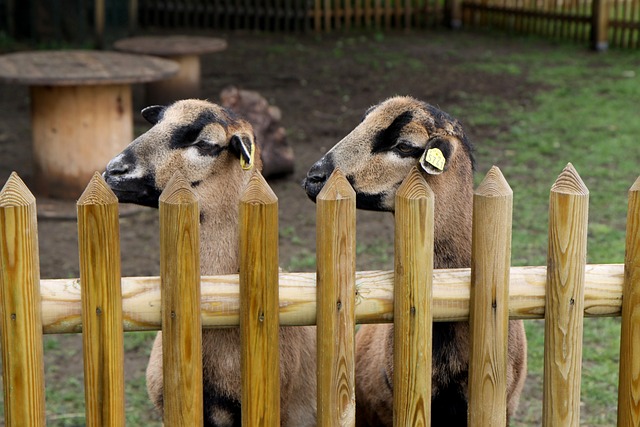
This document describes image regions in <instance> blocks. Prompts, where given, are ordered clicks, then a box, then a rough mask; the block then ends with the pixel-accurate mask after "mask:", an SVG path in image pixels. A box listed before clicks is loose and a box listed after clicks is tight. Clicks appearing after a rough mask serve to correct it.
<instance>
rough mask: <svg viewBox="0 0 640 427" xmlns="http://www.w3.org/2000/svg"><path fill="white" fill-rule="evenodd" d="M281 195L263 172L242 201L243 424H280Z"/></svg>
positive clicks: (250, 184) (241, 335) (254, 178)
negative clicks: (272, 188)
mask: <svg viewBox="0 0 640 427" xmlns="http://www.w3.org/2000/svg"><path fill="white" fill-rule="evenodd" d="M278 299H279V292H278V198H277V197H276V195H275V194H274V193H273V191H272V190H271V188H270V187H269V185H268V184H267V182H266V181H265V180H264V178H263V177H262V175H261V174H260V173H259V172H255V173H254V175H253V176H252V177H251V179H250V181H249V184H248V185H247V189H246V190H245V192H244V194H243V195H242V198H241V200H240V337H241V341H242V352H241V360H242V362H241V364H242V424H243V425H245V426H252V427H253V426H256V427H258V426H264V427H271V426H278V425H280V361H279V356H280V355H279V346H278V341H279V334H278V330H279V328H278V326H279V325H278V314H279V300H278Z"/></svg>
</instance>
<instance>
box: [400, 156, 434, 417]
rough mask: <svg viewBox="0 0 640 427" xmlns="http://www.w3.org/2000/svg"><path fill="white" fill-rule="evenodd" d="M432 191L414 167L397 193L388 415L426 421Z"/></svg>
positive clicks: (428, 377) (430, 310)
mask: <svg viewBox="0 0 640 427" xmlns="http://www.w3.org/2000/svg"><path fill="white" fill-rule="evenodd" d="M434 199H435V198H434V194H433V192H432V191H431V189H430V188H429V186H428V185H427V183H426V181H425V180H424V178H423V177H422V175H421V174H420V172H419V171H418V169H416V168H414V169H412V171H411V172H410V173H409V175H408V176H407V178H405V180H404V182H403V183H402V185H400V188H398V191H397V193H396V211H395V220H396V225H395V275H394V304H393V323H394V343H393V345H394V354H393V363H394V371H393V418H394V425H395V426H429V425H430V424H431V359H432V356H431V341H432V332H433V326H432V319H433V311H432V285H433V212H434Z"/></svg>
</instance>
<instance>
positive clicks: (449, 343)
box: [303, 97, 526, 426]
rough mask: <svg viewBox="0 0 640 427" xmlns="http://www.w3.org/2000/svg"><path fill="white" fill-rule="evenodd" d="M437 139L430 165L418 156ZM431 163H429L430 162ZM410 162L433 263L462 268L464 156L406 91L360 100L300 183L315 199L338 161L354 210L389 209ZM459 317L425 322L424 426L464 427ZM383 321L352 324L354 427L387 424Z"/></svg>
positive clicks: (513, 389)
mask: <svg viewBox="0 0 640 427" xmlns="http://www.w3.org/2000/svg"><path fill="white" fill-rule="evenodd" d="M432 148H437V149H438V150H439V152H440V153H442V156H443V157H444V160H445V163H444V166H442V165H440V168H438V167H436V166H434V165H432V164H430V163H429V162H427V161H424V159H422V157H423V154H425V153H426V152H427V150H429V149H432ZM433 163H436V164H437V162H433ZM416 165H421V166H420V167H421V170H422V172H423V175H424V177H425V179H426V181H427V182H428V184H429V186H430V187H431V189H432V190H433V192H434V194H435V220H434V223H435V230H434V235H435V242H434V252H435V253H434V264H435V268H457V267H469V266H470V264H471V219H472V209H473V169H474V158H473V151H472V147H471V145H470V143H469V142H468V141H467V138H466V136H465V134H464V131H463V129H462V126H461V125H460V123H459V122H458V121H457V120H455V119H453V118H452V117H450V116H449V115H448V114H446V113H444V112H443V111H441V110H439V109H437V108H435V107H433V106H431V105H429V104H426V103H424V102H421V101H418V100H416V99H413V98H410V97H394V98H390V99H387V100H386V101H384V102H382V103H380V104H378V105H376V106H374V107H372V108H370V109H369V110H368V111H367V112H366V113H365V116H364V118H363V120H362V122H361V123H360V124H359V125H358V126H357V127H356V128H355V129H354V130H353V131H351V133H349V134H348V135H347V136H346V137H344V138H343V139H342V140H341V141H340V142H338V143H337V144H336V145H335V146H334V147H333V148H332V149H331V150H330V151H329V152H328V153H327V154H326V155H325V156H323V157H322V158H321V159H320V160H318V161H317V162H316V163H315V164H314V165H313V166H312V167H311V169H310V170H309V172H308V173H307V177H306V178H305V181H304V183H303V186H304V188H305V191H306V192H307V194H308V196H309V197H310V198H311V199H312V200H314V201H315V198H316V196H317V195H318V193H319V192H320V190H321V189H322V187H323V185H324V184H325V182H326V180H327V178H328V177H329V176H330V175H331V173H332V172H333V170H334V169H336V168H340V169H341V170H342V172H343V173H344V174H345V175H346V177H347V179H348V180H349V182H350V183H351V185H352V186H353V188H354V189H355V191H356V206H357V207H358V208H359V209H368V210H376V211H389V212H393V211H394V209H395V194H396V190H397V189H398V187H399V186H400V184H401V183H402V181H403V180H404V178H405V177H406V176H407V175H408V174H409V171H410V170H411V169H412V168H413V167H415V166H416ZM469 339H470V337H469V324H468V323H466V322H436V323H434V325H433V345H432V351H433V377H432V404H431V425H433V426H443V425H448V426H466V425H467V409H468V370H469ZM508 357H509V366H508V378H507V386H508V410H507V412H508V413H507V417H509V416H510V415H512V414H513V413H514V412H515V411H516V408H517V406H518V401H519V398H520V393H521V391H522V387H523V385H524V380H525V376H526V337H525V332H524V326H523V323H522V321H510V324H509V350H508ZM392 386H393V325H378V324H376V325H362V327H361V328H360V330H359V332H358V333H357V335H356V420H357V425H358V426H392V425H393V420H392V417H393V402H392V397H393V390H392Z"/></svg>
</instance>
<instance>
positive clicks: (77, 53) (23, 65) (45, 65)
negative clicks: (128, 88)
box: [0, 50, 178, 86]
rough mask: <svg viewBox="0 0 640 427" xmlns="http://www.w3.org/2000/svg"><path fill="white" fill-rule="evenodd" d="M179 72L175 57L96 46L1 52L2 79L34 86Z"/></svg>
mask: <svg viewBox="0 0 640 427" xmlns="http://www.w3.org/2000/svg"><path fill="white" fill-rule="evenodd" d="M177 72H178V65H177V64H175V63H174V62H173V61H169V60H167V59H163V58H156V57H153V56H145V55H134V54H128V53H121V52H107V51H94V50H43V51H33V52H16V53H10V54H7V55H1V56H0V80H4V81H6V82H7V83H20V84H27V85H32V86H48V85H52V86H64V85H72V86H76V85H101V84H127V83H146V82H150V81H154V80H158V79H163V78H167V77H171V76H172V75H174V74H175V73H177Z"/></svg>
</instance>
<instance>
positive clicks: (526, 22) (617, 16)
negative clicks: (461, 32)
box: [457, 0, 640, 50]
mask: <svg viewBox="0 0 640 427" xmlns="http://www.w3.org/2000/svg"><path fill="white" fill-rule="evenodd" d="M459 9H460V10H459V11H458V12H457V13H458V14H461V16H460V17H459V19H461V22H462V25H464V26H465V27H468V28H495V29H501V30H509V31H511V32H514V33H520V34H537V35H541V36H545V37H550V38H555V39H561V40H573V41H576V42H585V43H591V45H592V46H593V47H594V48H595V49H597V50H604V49H606V48H607V47H608V46H615V47H622V48H636V49H637V48H640V0H461V5H460V6H459Z"/></svg>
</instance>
